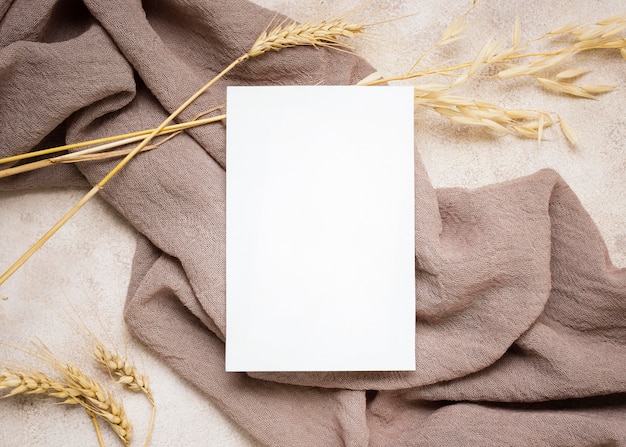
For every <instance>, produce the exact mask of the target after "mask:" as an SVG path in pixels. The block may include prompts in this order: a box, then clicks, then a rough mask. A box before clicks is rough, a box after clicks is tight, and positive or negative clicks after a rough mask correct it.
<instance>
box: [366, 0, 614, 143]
mask: <svg viewBox="0 0 626 447" xmlns="http://www.w3.org/2000/svg"><path fill="white" fill-rule="evenodd" d="M473 7H474V6H472V8H473ZM472 8H470V9H469V10H468V11H467V12H466V13H465V14H463V15H462V16H461V17H460V18H459V19H457V20H456V21H454V22H453V23H452V24H451V25H450V26H448V28H447V29H446V30H445V31H444V33H443V35H442V36H441V37H440V39H439V40H438V41H437V42H436V43H435V44H434V45H433V46H432V47H431V48H430V49H428V50H427V51H426V52H425V53H424V54H423V55H422V56H421V57H420V58H419V59H418V60H417V62H416V63H415V64H414V65H413V67H411V69H410V70H409V72H408V73H405V74H402V75H398V76H390V77H381V76H376V77H368V78H366V79H365V80H363V81H362V82H361V83H360V84H361V85H378V84H383V83H388V82H392V81H405V80H409V79H417V78H422V77H426V76H430V75H434V76H440V77H441V76H453V77H454V79H453V81H452V82H450V83H447V84H446V83H425V84H417V85H416V87H415V104H416V105H417V106H420V107H425V108H427V109H430V110H433V111H435V112H436V113H438V114H439V115H441V116H442V117H444V118H447V119H448V120H450V121H452V122H454V123H458V124H462V125H469V126H480V127H483V128H488V129H490V130H491V131H495V132H498V133H512V134H515V135H517V136H520V137H525V138H535V139H537V140H541V139H542V138H543V130H544V128H546V127H549V126H551V125H553V124H554V123H555V122H556V121H558V122H559V123H560V125H561V131H562V133H563V135H564V136H565V137H566V138H567V140H568V141H569V142H570V143H571V144H572V145H575V144H576V143H577V141H578V138H577V137H576V135H575V134H574V132H573V130H572V129H571V127H570V126H569V125H568V124H567V122H565V121H564V120H563V119H562V118H561V117H560V116H557V118H556V119H553V118H551V115H556V114H552V113H550V112H546V111H532V110H507V109H503V108H501V107H498V106H496V105H493V104H490V103H486V102H485V101H481V100H478V99H471V98H467V97H464V96H458V95H454V94H453V91H454V89H456V88H457V87H459V86H461V85H463V84H465V83H467V82H468V81H469V80H470V79H471V78H472V77H473V76H475V75H476V74H477V73H478V72H479V70H480V69H481V68H482V67H483V66H485V65H489V66H492V67H495V68H496V69H497V70H499V71H498V72H497V73H496V74H495V75H494V76H491V77H493V78H499V79H508V78H512V77H519V76H531V77H532V78H533V79H534V80H535V81H537V82H538V83H539V84H540V85H541V86H542V87H544V88H546V89H548V90H551V91H555V92H557V93H562V94H567V95H571V96H575V97H579V98H588V99H595V98H596V97H597V95H599V94H602V93H607V92H610V91H612V90H614V87H613V86H610V85H605V84H587V85H576V84H574V83H573V82H572V80H573V79H576V78H578V77H580V76H582V75H584V74H586V73H587V72H588V70H581V69H568V70H564V71H561V72H559V73H557V74H556V75H554V76H549V75H543V76H539V75H538V73H540V72H547V71H549V70H551V69H553V68H555V67H557V66H559V65H562V64H563V63H565V62H567V61H569V60H570V59H571V58H572V57H573V56H575V55H576V54H578V53H580V52H583V51H589V50H595V49H619V50H620V52H621V54H622V56H624V57H625V58H626V38H622V37H618V36H617V35H618V34H619V33H621V32H623V31H624V30H626V15H621V16H615V17H612V18H609V19H605V20H603V21H600V22H598V23H596V24H595V25H591V26H586V27H581V26H578V25H567V26H565V27H561V28H559V29H557V30H554V31H551V32H550V33H547V34H546V35H544V36H542V37H540V38H538V39H535V40H534V41H529V42H525V43H521V25H520V21H519V18H516V20H515V23H514V26H513V32H512V37H511V45H510V46H508V47H505V46H503V44H502V43H501V42H499V41H492V42H487V43H486V44H485V45H484V46H483V48H482V49H481V50H480V51H479V52H478V54H477V55H476V56H475V58H474V60H472V61H467V62H463V63H460V64H454V65H450V66H446V67H439V68H435V69H429V70H422V71H414V69H415V68H416V67H417V65H418V64H419V62H421V60H422V59H423V58H424V56H426V54H428V53H430V52H431V51H432V49H433V48H436V47H437V46H442V45H445V44H447V43H449V42H451V41H454V40H458V39H459V38H460V37H461V34H462V33H463V32H464V31H465V30H466V28H467V25H466V24H465V20H466V18H467V15H468V14H469V12H471V10H472ZM553 35H565V36H568V37H570V39H574V42H570V43H569V44H567V45H566V46H565V47H563V48H561V49H559V50H556V51H547V52H529V51H527V50H526V48H527V47H528V45H529V44H530V43H531V42H536V41H539V40H543V39H547V38H549V37H552V36H553ZM518 60H526V61H527V62H526V63H525V64H521V65H514V64H513V62H514V61H518ZM550 77H553V79H550Z"/></svg>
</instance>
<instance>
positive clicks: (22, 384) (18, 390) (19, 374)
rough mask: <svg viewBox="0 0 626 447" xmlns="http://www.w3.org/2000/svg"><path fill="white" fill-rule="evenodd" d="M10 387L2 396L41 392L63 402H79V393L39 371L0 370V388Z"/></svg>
mask: <svg viewBox="0 0 626 447" xmlns="http://www.w3.org/2000/svg"><path fill="white" fill-rule="evenodd" d="M6 389H10V390H11V392H9V393H8V394H5V395H4V396H3V398H6V397H11V396H15V395H17V394H41V395H46V396H49V397H54V398H56V399H61V400H62V401H63V402H62V403H64V404H80V398H81V397H82V396H81V393H80V392H79V391H78V390H76V389H75V388H72V387H70V386H68V385H67V384H65V383H63V382H61V381H59V380H56V379H53V378H51V377H50V376H48V375H47V374H45V373H43V372H40V371H26V370H21V369H4V370H2V371H0V390H6Z"/></svg>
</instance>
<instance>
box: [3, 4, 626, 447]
mask: <svg viewBox="0 0 626 447" xmlns="http://www.w3.org/2000/svg"><path fill="white" fill-rule="evenodd" d="M273 16H274V13H272V12H271V11H267V10H265V9H262V8H259V7H257V6H255V5H253V4H250V3H248V2H246V1H245V0H229V1H227V0H216V1H211V2H207V1H201V0H146V1H144V2H139V1H138V0H84V1H82V2H81V1H79V0H41V1H38V2H32V1H27V0H14V1H12V2H11V1H4V2H0V17H1V18H2V20H1V22H0V122H1V123H2V124H3V126H2V129H3V130H2V132H1V133H0V156H7V155H10V154H15V153H21V152H25V151H28V150H32V149H33V148H37V147H44V146H49V145H53V144H55V143H58V142H60V141H63V140H66V141H67V142H74V141H79V140H84V139H91V138H97V137H101V136H106V135H111V134H115V133H122V132H127V131H131V130H138V129H143V128H150V127H154V126H155V125H157V124H158V123H160V122H161V120H162V119H163V118H164V117H165V116H166V115H167V113H168V112H171V111H172V110H174V109H175V108H176V107H177V106H178V105H179V104H180V103H182V102H183V101H184V100H185V99H186V98H187V97H188V96H189V95H190V94H191V93H193V92H194V91H195V90H197V88H199V87H200V86H201V85H202V84H204V82H206V81H207V80H208V79H210V78H211V77H213V76H214V75H215V74H216V73H217V72H219V71H220V70H221V69H222V68H224V67H225V66H226V65H228V63H230V62H231V61H232V60H234V59H235V58H236V57H237V56H239V55H241V54H242V53H244V52H245V51H246V50H247V49H248V48H249V47H250V45H251V43H252V42H253V41H254V39H255V38H256V36H257V34H258V33H259V32H260V31H261V30H263V29H264V28H265V26H266V25H267V24H268V23H269V21H270V20H271V19H272V17H273ZM371 71H372V69H371V67H369V66H368V65H367V64H366V63H365V62H364V61H362V60H360V59H358V58H356V57H353V56H350V55H347V54H345V53H341V52H333V51H330V50H323V49H313V48H298V49H290V50H288V51H283V52H281V53H269V54H265V55H263V56H262V57H259V58H257V59H253V60H250V61H248V62H246V63H245V64H243V65H241V66H240V67H238V68H237V69H236V70H235V71H233V72H232V73H231V74H230V75H228V76H227V77H226V78H225V79H224V80H222V81H221V82H219V83H218V84H217V85H216V86H214V87H213V88H212V89H210V91H209V92H208V93H207V94H205V95H204V96H202V97H201V98H200V100H199V101H198V102H197V103H196V104H194V105H193V106H192V107H190V109H189V110H187V111H186V112H185V113H184V114H183V115H182V117H181V118H182V119H189V118H190V117H192V116H193V115H195V114H196V113H198V112H199V111H202V110H206V109H208V108H210V107H213V106H215V105H218V104H220V103H223V102H224V98H225V86H226V85H244V84H264V85H265V84H317V83H324V84H351V83H354V82H356V81H357V80H359V79H361V78H363V77H364V76H366V75H368V74H369V73H370V72H371ZM384 151H385V148H381V157H384ZM113 164H114V162H97V163H84V164H81V165H80V166H79V167H75V166H68V165H62V166H56V167H54V168H48V169H46V170H42V171H40V172H36V173H34V174H28V175H21V176H17V177H13V178H9V179H4V180H2V181H0V189H2V190H15V189H25V188H43V187H58V186H75V185H83V186H84V185H87V184H88V183H90V184H93V183H94V182H97V181H98V180H99V179H100V178H102V177H103V176H104V174H105V173H106V172H108V170H110V169H111V168H112V166H113ZM224 169H225V128H224V126H223V124H215V125H211V126H205V127H203V128H199V129H195V130H191V131H189V132H187V133H186V134H182V135H180V136H178V137H176V138H175V139H173V140H172V141H170V142H168V143H166V144H165V145H163V146H162V147H161V148H160V149H158V150H157V151H152V152H150V153H145V154H141V155H140V156H138V157H137V158H136V160H134V161H133V162H132V163H130V164H129V165H128V166H127V167H126V168H125V169H124V170H123V171H122V172H121V173H120V174H119V175H118V176H116V177H115V178H114V179H113V180H112V181H111V182H110V183H109V184H107V186H106V188H105V189H104V191H103V192H102V195H103V197H104V198H105V199H106V200H107V201H109V202H110V203H111V204H112V205H113V206H114V207H115V208H116V209H117V210H119V212H120V213H121V214H122V215H124V216H125V217H126V218H127V219H128V221H129V222H130V223H131V224H132V225H133V226H134V227H135V228H136V229H137V230H138V231H139V232H140V233H142V236H140V238H139V241H138V246H137V252H136V255H135V260H134V265H133V272H132V278H131V284H130V288H129V292H128V299H127V303H126V314H125V315H126V320H127V322H128V325H129V326H130V327H131V329H132V330H133V331H134V332H135V334H136V335H137V336H138V337H139V338H140V339H141V340H143V341H144V342H145V343H147V344H148V345H150V346H151V347H152V348H153V349H154V351H156V352H157V353H158V354H160V355H161V356H162V357H163V358H164V359H166V360H167V361H168V362H169V363H170V364H171V365H172V367H173V368H174V369H175V370H176V371H178V373H180V374H181V375H182V376H183V377H185V378H186V379H187V380H189V381H190V382H192V383H194V384H195V385H197V386H198V387H199V388H200V389H201V390H203V391H204V392H205V393H206V394H207V395H208V396H209V397H210V398H211V399H212V400H213V401H214V402H215V403H216V404H217V405H219V406H220V407H221V408H222V409H223V410H224V411H225V412H226V413H227V414H228V415H229V416H230V417H232V418H233V419H234V420H235V421H236V422H237V423H238V424H240V425H241V426H242V427H243V428H244V429H246V430H247V431H248V432H249V433H250V434H251V435H252V436H254V437H255V438H256V439H257V440H259V441H260V442H262V443H264V444H266V445H270V446H321V445H324V446H354V447H364V446H368V445H369V446H402V445H405V446H473V445H494V446H495V445H498V446H504V445H506V446H509V445H510V446H518V445H519V446H528V445H546V446H562V445H567V446H606V445H617V446H626V270H625V269H617V268H615V267H614V266H613V265H612V264H611V263H610V261H609V258H608V254H607V250H606V247H605V245H604V242H603V241H602V239H601V236H600V235H599V232H598V230H597V229H596V227H595V225H594V223H593V222H592V220H591V219H590V217H589V216H588V215H587V213H586V212H585V211H584V209H583V208H582V206H581V204H580V203H579V201H578V200H577V198H576V197H575V195H574V194H573V192H572V191H571V190H570V189H569V188H568V187H567V185H566V184H565V183H564V182H563V180H562V179H561V178H560V177H559V176H558V174H556V173H555V172H553V171H550V170H544V171H540V172H538V173H536V174H534V175H532V176H529V177H525V178H521V179H518V180H514V181H510V182H506V183H502V184H497V185H491V186H488V187H483V188H480V189H477V190H472V191H470V190H464V189H458V188H447V189H439V190H434V189H433V188H432V186H431V184H430V182H429V180H428V177H427V174H426V172H425V170H424V168H423V166H422V164H421V161H420V159H419V155H416V160H415V181H416V187H415V200H416V212H415V224H416V235H415V242H416V254H415V255H416V263H417V270H416V286H417V295H416V306H417V316H416V321H417V329H416V356H417V370H416V371H415V372H402V373H383V372H377V373H332V372H331V373H263V374H260V373H258V374H241V373H226V372H225V371H224V333H225V274H224V268H225V263H224V256H225V213H224V210H225V170H224ZM331 311H332V309H329V312H331ZM372 330H376V328H375V327H374V328H372ZM366 390H368V391H366Z"/></svg>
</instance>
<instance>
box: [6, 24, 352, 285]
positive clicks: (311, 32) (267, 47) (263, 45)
mask: <svg viewBox="0 0 626 447" xmlns="http://www.w3.org/2000/svg"><path fill="white" fill-rule="evenodd" d="M363 28H364V27H363V26H362V25H354V24H349V23H346V22H344V21H343V20H339V21H336V20H326V21H321V22H316V23H306V24H303V25H296V24H295V23H289V24H287V25H279V26H277V27H275V28H273V29H272V30H270V31H269V32H267V31H264V32H263V33H261V35H260V36H259V37H258V38H257V39H256V41H255V42H254V44H253V45H252V47H251V48H250V50H249V51H248V52H247V53H245V54H243V55H241V56H239V57H238V58H237V59H235V60H234V61H233V62H232V63H231V64H230V65H229V66H228V67H226V68H225V69H224V70H222V71H221V72H220V73H219V74H218V75H217V76H215V77H214V78H213V79H211V80H210V81H209V82H207V83H206V84H205V85H204V86H202V87H201V88H200V89H198V91H197V92H196V93H194V94H193V95H191V96H190V97H189V98H188V99H187V100H186V101H185V102H184V103H182V104H181V105H180V106H179V107H178V108H177V109H176V110H175V111H174V112H172V113H171V114H170V115H169V116H168V117H167V118H166V119H165V120H164V121H163V122H162V123H161V124H160V125H159V126H158V127H157V128H155V129H154V130H153V131H152V132H150V133H149V134H148V135H147V136H146V137H145V138H144V139H143V140H142V141H141V142H140V143H139V144H138V145H137V146H136V147H135V148H134V149H133V150H132V151H130V152H129V153H128V154H127V155H126V156H125V157H124V158H123V159H122V160H121V161H120V162H119V163H118V164H117V165H116V166H115V167H114V168H113V169H112V170H111V171H110V172H109V173H108V174H107V175H105V176H104V177H103V178H102V180H100V181H99V182H98V183H96V184H95V185H94V186H93V188H91V189H90V190H89V191H88V192H87V194H85V196H84V197H83V198H82V199H80V200H79V201H78V203H76V205H74V207H73V208H72V209H70V210H69V211H68V212H67V213H66V214H65V215H64V216H63V217H62V218H61V219H60V220H59V221H58V222H57V223H56V224H55V225H53V227H52V228H50V229H49V230H48V231H47V232H46V233H45V234H44V235H43V236H42V237H41V238H40V239H39V240H38V241H37V242H36V243H35V244H34V245H33V246H32V247H31V248H30V249H28V250H27V251H26V253H24V254H23V255H22V256H21V257H20V258H19V259H18V260H17V261H16V262H15V263H14V264H13V265H11V266H10V267H9V269H8V270H7V271H6V272H4V273H3V274H2V276H0V285H2V284H4V282H6V280H7V279H8V278H10V277H11V275H13V273H15V272H16V271H17V270H18V269H19V268H20V267H21V266H22V265H23V264H24V263H25V262H26V261H27V260H28V259H29V258H30V257H31V256H32V255H33V254H34V253H35V252H36V251H37V250H39V248H41V246H43V244H45V243H46V242H47V241H48V239H50V238H51V237H52V236H53V235H54V234H55V233H56V232H57V231H58V230H59V229H60V228H61V227H63V225H65V224H66V223H67V221H69V220H70V219H71V218H72V217H73V216H74V215H75V214H76V213H77V212H78V211H79V210H80V209H81V208H82V207H83V206H85V204H86V203H87V202H89V200H91V199H92V198H93V197H94V196H95V195H96V194H97V193H98V192H100V190H102V188H104V186H105V185H106V184H107V183H108V182H109V181H110V180H111V179H112V178H113V177H114V176H115V175H116V174H117V173H118V172H119V171H120V170H121V169H123V168H124V166H126V165H127V164H128V162H130V161H131V160H132V159H133V158H134V157H135V155H137V154H138V153H139V152H141V151H142V150H143V149H144V148H145V147H146V146H147V145H148V143H150V141H151V140H152V139H153V138H154V137H155V136H156V135H157V134H159V133H160V132H161V131H162V130H163V129H164V128H165V126H167V125H168V124H169V123H170V122H171V121H172V120H173V119H174V118H176V117H177V116H178V115H180V113H181V112H183V111H184V110H185V109H186V108H187V107H188V106H189V105H190V104H192V103H193V102H194V101H195V100H196V99H198V97H200V95H202V94H203V93H204V92H205V91H206V90H208V89H209V88H210V87H211V86H212V85H214V84H215V83H216V82H217V81H219V80H220V79H221V78H222V77H224V75H226V74H227V73H228V72H230V71H231V70H232V69H233V68H235V67H236V66H237V65H239V64H240V63H242V62H244V61H246V60H247V59H250V58H252V57H257V56H260V55H262V54H264V53H266V52H268V51H280V50H281V49H283V48H288V47H293V46H322V47H324V46H325V47H338V46H341V44H340V41H341V38H342V37H354V36H355V35H357V34H359V33H361V32H362V31H363Z"/></svg>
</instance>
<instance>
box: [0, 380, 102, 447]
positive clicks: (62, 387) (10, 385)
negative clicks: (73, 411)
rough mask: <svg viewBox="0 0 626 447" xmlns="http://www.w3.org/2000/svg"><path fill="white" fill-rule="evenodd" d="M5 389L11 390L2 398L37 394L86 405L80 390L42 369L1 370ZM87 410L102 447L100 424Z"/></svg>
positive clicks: (0, 387) (0, 384)
mask: <svg viewBox="0 0 626 447" xmlns="http://www.w3.org/2000/svg"><path fill="white" fill-rule="evenodd" d="M4 389H11V391H10V392H9V393H8V394H5V395H4V396H3V397H2V398H6V397H11V396H15V395H17V394H37V395H44V396H48V397H53V398H56V399H60V400H62V402H61V403H63V404H74V405H82V406H85V403H84V402H83V399H84V396H83V395H82V393H81V392H80V390H78V389H76V388H74V387H71V386H69V385H67V384H66V383H64V382H61V381H59V380H56V379H53V378H51V377H50V376H48V375H47V374H45V373H43V372H40V371H26V370H19V369H5V370H3V371H0V390H4ZM86 410H87V414H88V415H89V417H90V418H91V421H92V423H93V426H94V429H95V431H96V436H97V438H98V444H99V445H100V447H104V440H103V439H102V434H101V433H100V426H99V424H98V421H97V419H96V417H95V415H94V412H93V411H92V410H90V409H89V408H86Z"/></svg>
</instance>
